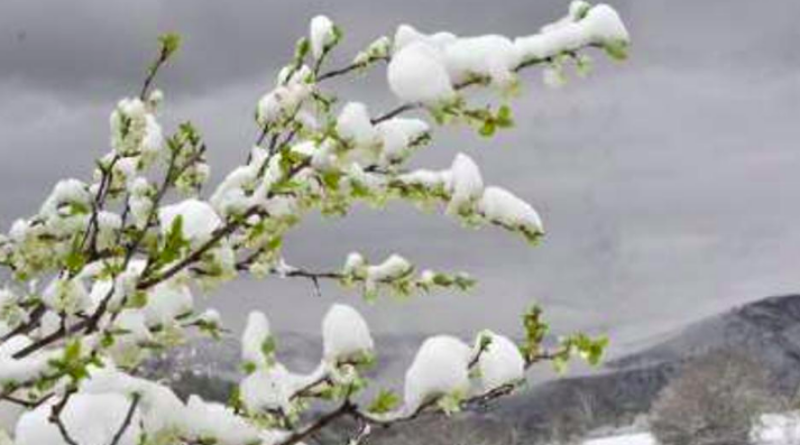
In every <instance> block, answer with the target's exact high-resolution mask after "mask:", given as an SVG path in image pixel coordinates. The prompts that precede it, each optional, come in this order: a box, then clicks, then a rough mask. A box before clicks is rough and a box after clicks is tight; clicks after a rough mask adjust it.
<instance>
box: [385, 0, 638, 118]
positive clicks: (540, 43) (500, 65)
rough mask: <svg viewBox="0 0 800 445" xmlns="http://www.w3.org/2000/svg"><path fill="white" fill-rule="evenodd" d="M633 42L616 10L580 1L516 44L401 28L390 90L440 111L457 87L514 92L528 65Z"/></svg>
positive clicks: (493, 37)
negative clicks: (479, 82) (478, 82)
mask: <svg viewBox="0 0 800 445" xmlns="http://www.w3.org/2000/svg"><path fill="white" fill-rule="evenodd" d="M584 14H585V16H584ZM628 40H629V35H628V31H627V30H626V29H625V25H624V24H623V23H622V20H620V18H619V15H618V14H617V12H616V11H615V10H614V9H613V8H612V7H610V6H608V5H605V4H600V5H597V6H594V7H591V6H590V5H588V4H587V3H585V2H583V1H581V0H577V1H574V2H572V4H571V6H570V14H569V15H568V16H567V17H565V18H564V19H562V20H559V21H557V22H556V23H553V24H551V25H548V26H545V27H543V28H542V30H541V31H540V32H539V33H537V34H533V35H529V36H523V37H518V38H516V39H515V40H514V41H512V40H511V39H509V38H508V37H505V36H501V35H483V36H475V37H458V36H455V35H453V34H451V33H447V32H439V33H435V34H430V35H427V34H424V33H421V32H419V31H417V30H416V29H414V27H412V26H409V25H401V26H399V27H398V29H397V32H396V33H395V39H394V56H393V57H392V60H391V62H390V63H389V69H388V81H389V87H390V88H391V90H392V92H393V93H394V94H395V95H396V96H397V97H398V98H400V99H401V100H403V101H406V102H422V103H424V104H427V105H436V104H439V103H441V102H443V101H447V100H449V99H451V98H452V97H453V96H454V94H455V88H456V86H457V85H459V84H462V83H463V82H465V81H468V80H469V79H470V78H471V77H472V76H480V77H483V78H488V79H489V80H491V82H492V83H493V84H494V85H495V86H497V87H500V88H510V87H513V85H514V84H515V82H516V76H515V70H516V69H517V68H518V67H519V66H520V65H521V64H522V63H523V62H525V61H528V60H544V59H547V58H549V57H553V56H556V55H559V54H562V53H564V52H568V51H573V50H577V49H579V48H581V47H584V46H587V45H601V46H602V45H619V44H626V43H627V42H628Z"/></svg>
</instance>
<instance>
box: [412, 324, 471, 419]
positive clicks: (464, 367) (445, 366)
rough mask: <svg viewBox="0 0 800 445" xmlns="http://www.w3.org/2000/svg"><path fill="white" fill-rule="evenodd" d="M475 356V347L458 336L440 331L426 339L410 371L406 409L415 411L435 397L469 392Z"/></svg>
mask: <svg viewBox="0 0 800 445" xmlns="http://www.w3.org/2000/svg"><path fill="white" fill-rule="evenodd" d="M471 356H472V349H471V348H470V347H469V346H467V345H466V344H465V343H464V342H462V341H461V340H459V339H457V338H455V337H451V336H446V335H440V336H435V337H430V338H428V339H427V340H425V342H424V343H423V344H422V346H421V347H420V348H419V351H417V355H416V357H415V358H414V361H413V363H412V364H411V367H409V368H408V370H407V371H406V380H405V391H404V393H405V409H406V410H407V411H408V412H414V411H416V410H417V409H418V408H419V407H420V406H421V405H422V404H423V403H425V402H426V401H428V400H430V399H431V398H432V397H437V396H443V395H448V394H453V393H462V394H466V392H467V391H468V390H469V386H470V384H469V383H470V382H469V369H468V368H469V361H470V358H471Z"/></svg>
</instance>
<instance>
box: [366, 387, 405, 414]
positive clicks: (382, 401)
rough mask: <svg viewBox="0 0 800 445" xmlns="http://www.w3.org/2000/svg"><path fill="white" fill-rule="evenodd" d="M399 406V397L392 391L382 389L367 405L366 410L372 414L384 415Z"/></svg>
mask: <svg viewBox="0 0 800 445" xmlns="http://www.w3.org/2000/svg"><path fill="white" fill-rule="evenodd" d="M398 406H400V397H399V396H398V395H397V394H395V393H394V392H393V391H390V390H386V389H382V390H380V392H379V393H378V395H377V396H375V399H373V400H372V402H371V403H370V404H369V407H368V408H367V410H368V411H369V412H371V413H373V414H385V413H388V412H390V411H392V410H394V409H395V408H397V407H398Z"/></svg>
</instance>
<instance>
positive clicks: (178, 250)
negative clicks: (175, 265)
mask: <svg viewBox="0 0 800 445" xmlns="http://www.w3.org/2000/svg"><path fill="white" fill-rule="evenodd" d="M188 246H189V241H187V240H186V239H185V238H184V236H183V216H182V215H178V216H177V217H175V219H174V220H173V221H172V225H171V226H170V228H169V231H168V232H167V236H166V239H165V240H164V248H163V249H161V253H160V255H159V257H158V264H159V265H164V264H169V263H171V262H173V261H175V260H177V259H178V258H180V257H181V255H182V253H183V249H184V248H186V247H188Z"/></svg>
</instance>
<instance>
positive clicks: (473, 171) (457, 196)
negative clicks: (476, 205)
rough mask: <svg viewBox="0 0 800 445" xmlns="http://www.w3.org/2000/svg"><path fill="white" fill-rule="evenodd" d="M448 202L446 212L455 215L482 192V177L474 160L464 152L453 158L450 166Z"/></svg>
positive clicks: (475, 199) (478, 197)
mask: <svg viewBox="0 0 800 445" xmlns="http://www.w3.org/2000/svg"><path fill="white" fill-rule="evenodd" d="M450 172H451V176H450V193H451V197H450V203H449V204H448V206H447V212H448V213H449V214H451V215H457V214H458V213H459V211H460V210H461V209H463V208H464V207H465V206H469V205H471V204H472V203H473V202H474V201H477V200H478V199H480V197H481V195H482V194H483V178H482V177H481V171H480V169H479V168H478V165H477V164H476V163H475V161H473V160H472V158H470V157H469V156H467V155H465V154H464V153H459V154H457V155H456V157H455V159H453V165H452V166H451V167H450Z"/></svg>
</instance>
